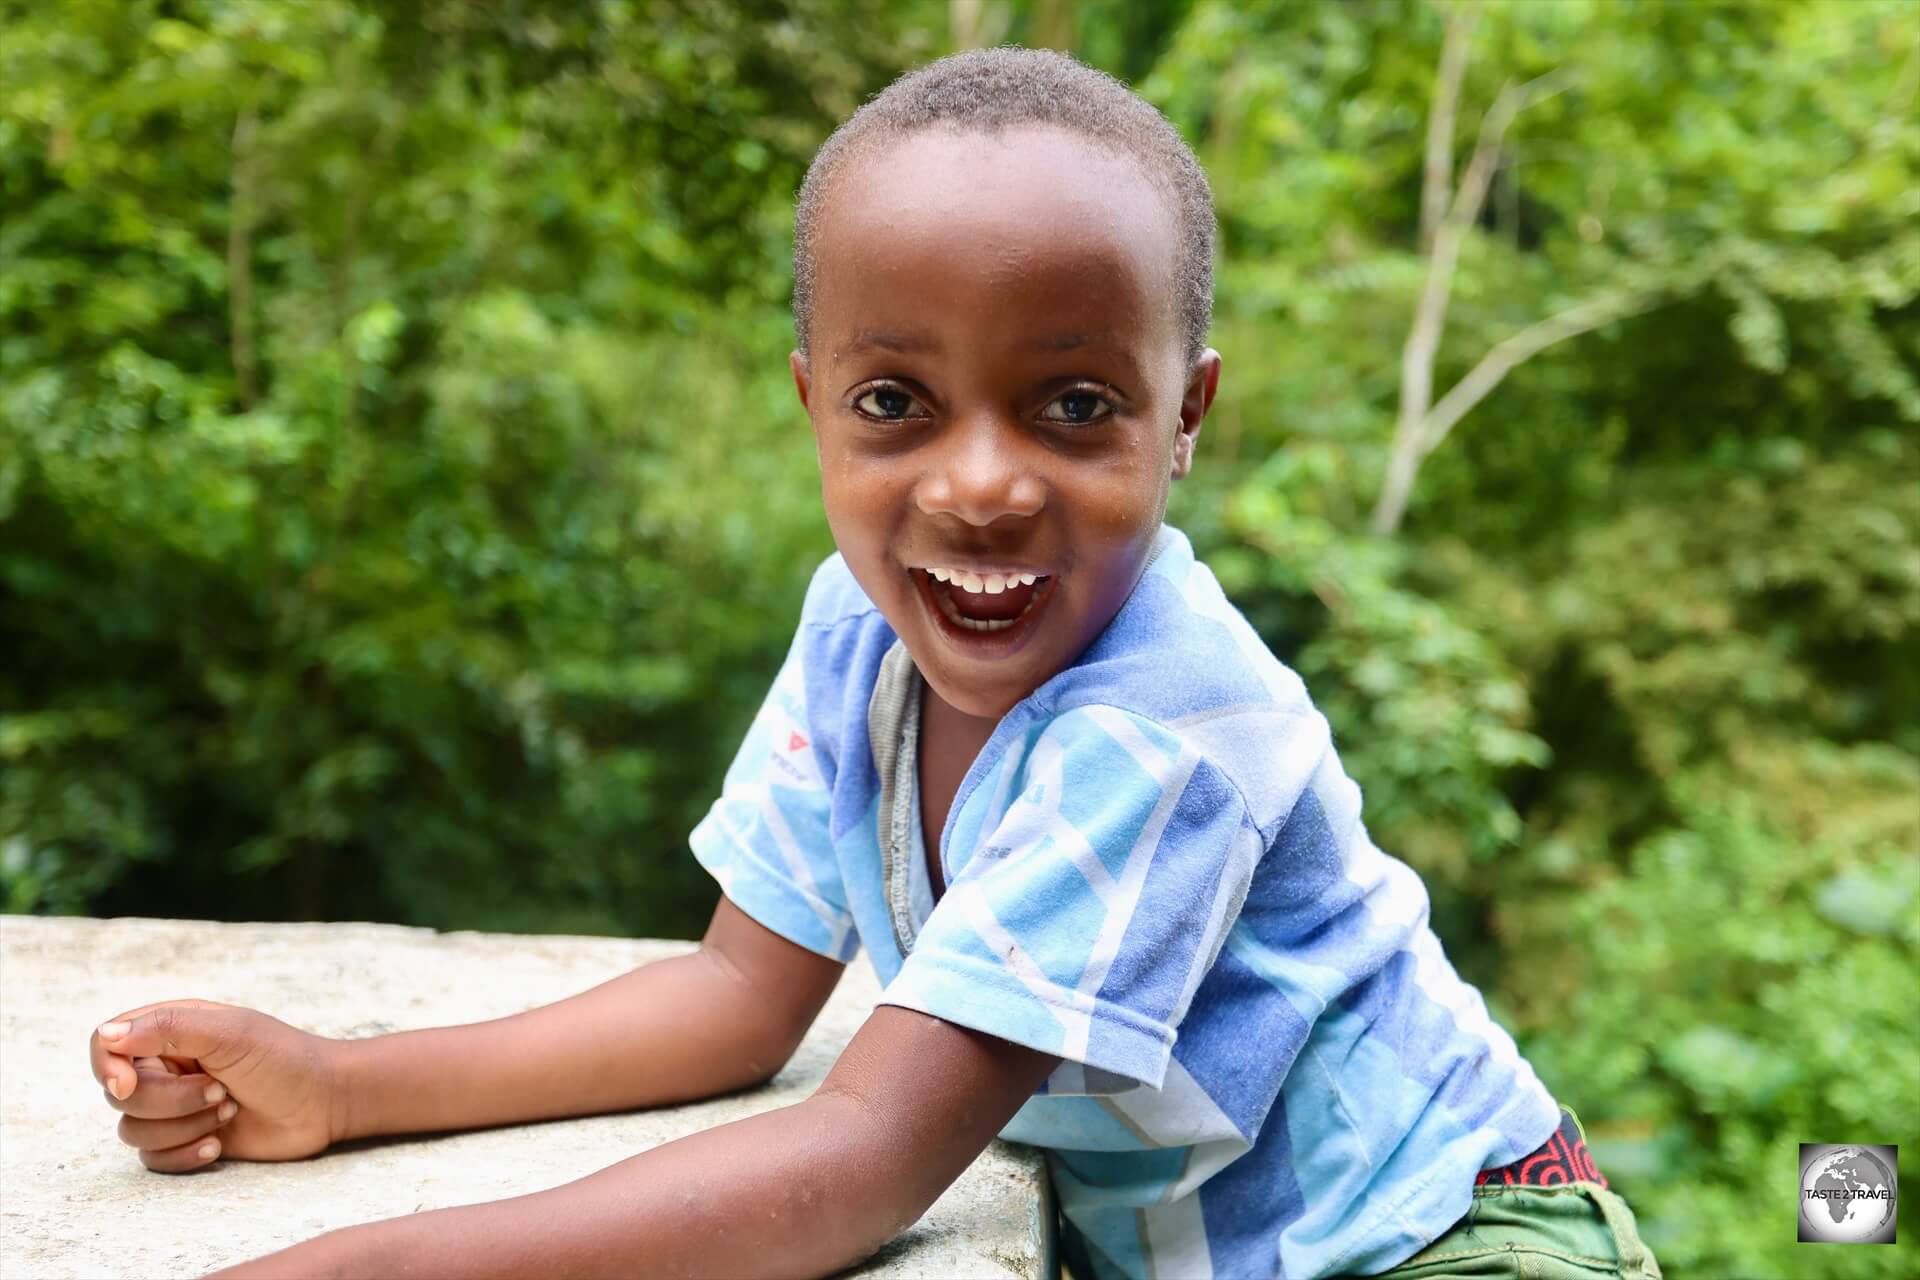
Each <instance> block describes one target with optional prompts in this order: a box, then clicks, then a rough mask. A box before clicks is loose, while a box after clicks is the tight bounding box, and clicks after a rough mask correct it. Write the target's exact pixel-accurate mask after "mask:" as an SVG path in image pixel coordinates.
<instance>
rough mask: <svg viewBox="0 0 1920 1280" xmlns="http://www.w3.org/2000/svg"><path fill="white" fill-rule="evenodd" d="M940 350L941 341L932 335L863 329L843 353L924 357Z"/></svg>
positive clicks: (843, 349)
mask: <svg viewBox="0 0 1920 1280" xmlns="http://www.w3.org/2000/svg"><path fill="white" fill-rule="evenodd" d="M939 349H940V343H939V340H938V339H936V338H935V337H934V336H933V335H932V334H930V333H902V332H900V331H898V330H895V329H862V330H861V331H860V332H858V333H856V334H854V335H853V341H852V342H849V343H848V344H847V345H846V346H845V347H844V348H842V351H843V353H844V354H846V355H854V354H856V353H858V352H862V351H891V352H893V353H894V354H896V355H903V356H911V355H924V354H927V353H929V352H934V351H938V350H939Z"/></svg>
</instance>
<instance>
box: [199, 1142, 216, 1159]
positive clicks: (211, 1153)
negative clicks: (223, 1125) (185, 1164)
mask: <svg viewBox="0 0 1920 1280" xmlns="http://www.w3.org/2000/svg"><path fill="white" fill-rule="evenodd" d="M219 1154H220V1144H219V1143H217V1142H215V1141H214V1140H213V1139H211V1138H209V1139H207V1140H206V1141H205V1142H203V1143H201V1144H200V1158H201V1159H202V1160H211V1159H213V1158H214V1157H215V1156H217V1155H219Z"/></svg>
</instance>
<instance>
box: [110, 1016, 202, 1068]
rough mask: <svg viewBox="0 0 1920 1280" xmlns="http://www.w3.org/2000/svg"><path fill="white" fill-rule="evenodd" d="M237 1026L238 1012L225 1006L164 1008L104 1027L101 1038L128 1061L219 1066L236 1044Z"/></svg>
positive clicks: (126, 1018) (112, 1051) (113, 1051)
mask: <svg viewBox="0 0 1920 1280" xmlns="http://www.w3.org/2000/svg"><path fill="white" fill-rule="evenodd" d="M234 1022H235V1013H234V1011H233V1010H231V1009H228V1008H226V1007H224V1006H219V1005H213V1006H204V1005H190V1004H164V1005H161V1006H159V1007H158V1008H154V1009H149V1010H147V1011H145V1012H143V1013H139V1014H135V1015H131V1016H128V1017H125V1018H121V1019H119V1020H117V1021H114V1022H108V1023H103V1024H102V1025H101V1027H100V1030H99V1032H98V1035H99V1038H100V1041H101V1043H102V1044H103V1045H104V1046H105V1047H106V1049H107V1051H108V1052H109V1053H115V1054H119V1055H121V1056H123V1057H127V1058H147V1057H167V1058H179V1059H199V1060H201V1061H206V1060H207V1059H209V1058H211V1059H214V1060H215V1062H217V1061H218V1060H219V1059H220V1057H221V1056H222V1051H223V1050H225V1049H227V1048H228V1046H229V1045H230V1044H231V1042H232V1041H233V1038H234ZM209 1065H214V1063H209Z"/></svg>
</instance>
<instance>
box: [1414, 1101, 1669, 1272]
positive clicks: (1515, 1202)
mask: <svg viewBox="0 0 1920 1280" xmlns="http://www.w3.org/2000/svg"><path fill="white" fill-rule="evenodd" d="M1579 1125H1580V1122H1579V1121H1578V1120H1577V1119H1576V1118H1575V1117H1574V1116H1573V1113H1571V1112H1565V1113H1564V1118H1563V1126H1564V1127H1563V1130H1562V1134H1561V1135H1556V1138H1559V1139H1562V1140H1565V1141H1568V1142H1569V1143H1570V1144H1571V1145H1572V1146H1574V1147H1577V1148H1578V1154H1577V1155H1575V1154H1573V1153H1571V1152H1569V1151H1568V1150H1567V1149H1566V1147H1564V1146H1563V1147H1562V1148H1561V1149H1560V1151H1559V1153H1558V1154H1559V1156H1560V1157H1562V1158H1561V1159H1559V1160H1558V1161H1557V1162H1556V1163H1558V1165H1559V1167H1560V1168H1563V1169H1568V1170H1570V1171H1572V1172H1573V1173H1575V1174H1576V1175H1578V1174H1581V1173H1584V1174H1586V1175H1589V1176H1591V1177H1593V1178H1598V1177H1600V1175H1599V1173H1598V1172H1597V1171H1596V1170H1594V1168H1593V1164H1592V1161H1591V1159H1590V1158H1589V1157H1588V1156H1587V1155H1586V1150H1585V1148H1586V1135H1585V1133H1584V1132H1583V1131H1582V1130H1581V1129H1580V1127H1579ZM1545 1150H1546V1149H1544V1148H1543V1151H1545ZM1483 1176H1486V1175H1483ZM1603 1184H1604V1179H1603V1180H1602V1181H1600V1182H1595V1181H1589V1180H1588V1178H1587V1177H1581V1176H1575V1177H1574V1179H1573V1180H1572V1181H1556V1183H1555V1185H1552V1186H1541V1185H1518V1184H1516V1185H1502V1183H1500V1182H1499V1181H1491V1182H1488V1183H1487V1184H1486V1185H1484V1186H1476V1187H1475V1188H1474V1189H1473V1208H1471V1209H1469V1210H1468V1211H1467V1216H1466V1217H1464V1218H1462V1219H1460V1221H1458V1222H1456V1223H1454V1224H1453V1226H1452V1227H1451V1228H1449V1229H1448V1231H1447V1232H1446V1234H1444V1235H1442V1236H1441V1237H1440V1238H1439V1239H1437V1240H1435V1241H1434V1242H1433V1243H1432V1244H1430V1245H1428V1246H1427V1247H1426V1248H1424V1249H1422V1250H1421V1251H1420V1252H1419V1253H1416V1254H1414V1255H1413V1256H1412V1257H1411V1258H1408V1259H1407V1260H1406V1261H1405V1262H1403V1263H1401V1264H1400V1265H1399V1266H1397V1267H1394V1268H1393V1269H1392V1270H1390V1271H1383V1272H1381V1273H1380V1275H1381V1276H1382V1277H1383V1278H1384V1277H1392V1278H1393V1280H1453V1278H1454V1277H1458V1278H1459V1280H1481V1278H1483V1277H1501V1278H1502V1280H1660V1264H1659V1263H1658V1262H1655V1261H1654V1260H1653V1252H1652V1250H1650V1249H1648V1248H1647V1246H1646V1244H1645V1243H1643V1242H1642V1241H1641V1239H1640V1232H1639V1230H1638V1229H1637V1228H1636V1227H1635V1226H1634V1223H1633V1210H1631V1209H1629V1208H1627V1202H1626V1201H1624V1200H1622V1199H1621V1198H1620V1197H1619V1196H1617V1195H1615V1194H1614V1193H1613V1192H1611V1191H1609V1190H1608V1189H1607V1188H1606V1186H1605V1185H1603Z"/></svg>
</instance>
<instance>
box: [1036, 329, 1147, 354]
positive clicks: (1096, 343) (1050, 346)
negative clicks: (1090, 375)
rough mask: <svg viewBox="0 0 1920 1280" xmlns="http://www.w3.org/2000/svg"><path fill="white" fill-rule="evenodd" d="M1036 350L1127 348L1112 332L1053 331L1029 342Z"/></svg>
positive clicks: (1117, 349) (1115, 349)
mask: <svg viewBox="0 0 1920 1280" xmlns="http://www.w3.org/2000/svg"><path fill="white" fill-rule="evenodd" d="M1027 345H1028V346H1030V347H1032V348H1033V349H1034V350H1035V351H1078V350H1079V349H1080V348H1081V347H1105V348H1107V349H1108V350H1109V351H1121V352H1124V351H1125V350H1126V346H1125V344H1123V343H1122V342H1121V341H1120V340H1119V339H1118V338H1116V337H1115V336H1114V335H1113V334H1111V333H1104V332H1101V333H1052V334H1048V335H1047V336H1046V337H1044V338H1035V339H1034V340H1033V341H1032V342H1029V343H1028V344H1027Z"/></svg>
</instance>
